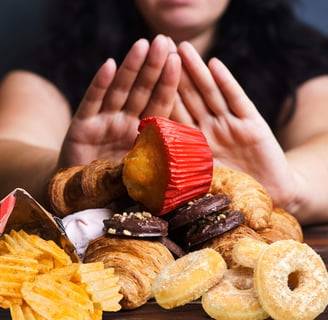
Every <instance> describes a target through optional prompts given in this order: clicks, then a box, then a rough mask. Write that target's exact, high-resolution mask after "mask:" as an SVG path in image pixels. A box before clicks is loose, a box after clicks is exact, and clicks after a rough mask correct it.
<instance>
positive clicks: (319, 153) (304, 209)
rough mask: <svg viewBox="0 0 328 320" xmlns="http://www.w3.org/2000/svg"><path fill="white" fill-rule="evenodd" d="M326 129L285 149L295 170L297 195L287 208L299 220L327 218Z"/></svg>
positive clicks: (302, 221)
mask: <svg viewBox="0 0 328 320" xmlns="http://www.w3.org/2000/svg"><path fill="white" fill-rule="evenodd" d="M327 145H328V133H324V134H320V135H316V136H314V137H312V138H311V139H309V140H308V141H307V142H305V143H303V144H302V145H301V146H298V147H296V148H293V149H291V150H289V151H287V152H286V156H287V159H288V162H289V164H290V166H291V168H292V169H293V170H294V172H295V181H296V184H295V194H296V195H297V196H296V199H295V201H293V202H292V203H290V204H289V205H288V207H287V209H288V210H289V211H290V212H291V213H293V214H294V215H295V216H296V217H297V218H298V219H299V221H300V222H301V223H302V224H313V223H322V222H327V221H328V149H327Z"/></svg>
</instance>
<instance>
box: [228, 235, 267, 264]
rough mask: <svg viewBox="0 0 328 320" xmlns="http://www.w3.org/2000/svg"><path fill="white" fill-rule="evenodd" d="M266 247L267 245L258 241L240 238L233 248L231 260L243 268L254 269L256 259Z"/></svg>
mask: <svg viewBox="0 0 328 320" xmlns="http://www.w3.org/2000/svg"><path fill="white" fill-rule="evenodd" d="M267 246H269V244H267V243H266V242H264V241H261V240H258V239H254V238H250V237H245V238H241V239H239V240H238V241H237V242H236V244H235V245H234V246H233V249H232V253H231V254H232V260H233V261H234V262H236V263H237V264H239V265H241V266H243V267H248V268H255V264H256V262H257V259H258V257H259V256H260V254H261V252H262V251H263V250H264V249H265V248H266V247H267Z"/></svg>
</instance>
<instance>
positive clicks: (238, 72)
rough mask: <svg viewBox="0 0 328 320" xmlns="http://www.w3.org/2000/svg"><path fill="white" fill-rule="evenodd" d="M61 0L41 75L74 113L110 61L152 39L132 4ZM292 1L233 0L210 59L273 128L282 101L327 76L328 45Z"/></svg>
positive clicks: (126, 1)
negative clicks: (224, 68)
mask: <svg viewBox="0 0 328 320" xmlns="http://www.w3.org/2000/svg"><path fill="white" fill-rule="evenodd" d="M57 1H58V2H57V4H58V12H57V14H54V22H55V23H54V25H53V28H52V31H53V36H52V37H51V41H50V42H49V45H47V47H46V49H43V50H42V52H44V63H42V64H41V63H40V61H39V64H38V65H39V70H37V71H38V72H40V73H41V74H43V75H45V76H46V77H47V78H49V79H50V80H51V81H53V82H54V83H55V84H56V85H57V86H58V87H59V88H60V89H61V90H62V91H63V93H64V94H65V95H66V96H67V98H68V99H69V101H70V102H71V105H72V108H73V110H74V108H75V109H76V107H77V106H78V103H79V101H80V100H81V98H82V95H83V93H84V91H85V89H86V87H87V85H88V84H89V82H90V80H91V78H92V76H93V75H94V73H95V72H96V70H97V69H98V67H99V66H100V65H101V64H102V63H103V62H104V61H105V60H106V59H107V58H108V57H113V58H115V60H116V61H117V63H118V64H120V63H121V61H122V58H123V57H124V56H125V54H126V53H127V51H128V50H129V48H130V46H131V45H132V43H133V42H134V41H136V40H137V39H139V38H141V37H146V38H149V39H150V33H149V30H148V28H147V25H146V24H145V22H144V21H143V19H142V17H141V16H140V14H139V13H138V10H137V8H136V7H135V5H134V1H133V0H124V1H122V0H110V1H108V0H96V1H94V0H69V1H66V0H65V1H63V0H57ZM294 2H295V1H292V0H269V1H264V0H231V1H230V4H229V5H228V8H227V10H226V12H225V13H224V15H223V17H222V18H221V19H220V21H219V23H218V26H217V30H216V38H217V39H219V41H217V42H216V43H214V44H213V46H212V48H211V49H210V51H209V53H208V57H207V58H206V60H208V59H209V58H210V57H213V56H216V57H218V58H220V59H221V60H222V61H223V62H224V63H225V64H226V65H227V66H228V67H229V69H230V70H231V72H232V73H233V75H234V76H235V77H236V78H237V80H238V81H239V83H240V84H241V85H242V87H243V88H244V90H245V91H246V93H247V94H248V95H249V97H250V98H251V99H252V100H253V102H254V103H255V105H256V106H257V108H258V109H259V111H260V112H261V114H262V115H263V117H264V118H265V119H266V121H267V122H268V123H269V125H270V126H271V127H272V128H273V129H274V128H275V126H276V125H277V116H278V114H279V111H280V107H281V105H282V103H283V101H284V100H285V99H286V98H287V97H292V98H295V89H296V88H297V87H298V86H299V85H300V84H301V83H303V82H304V81H306V80H308V79H310V78H311V77H314V76H318V75H322V74H328V55H327V52H328V42H327V39H326V38H325V36H324V35H322V34H321V33H320V32H319V31H317V30H315V29H313V28H311V27H310V26H308V25H306V24H304V23H303V22H301V21H300V20H299V19H297V17H296V16H295V14H294V12H293V4H294ZM59 17H60V18H59ZM294 102H295V101H294ZM294 105H295V103H294V104H292V106H294ZM292 112H293V108H292V107H291V111H290V113H289V115H288V117H287V118H285V122H286V121H288V120H289V118H290V116H291V115H292Z"/></svg>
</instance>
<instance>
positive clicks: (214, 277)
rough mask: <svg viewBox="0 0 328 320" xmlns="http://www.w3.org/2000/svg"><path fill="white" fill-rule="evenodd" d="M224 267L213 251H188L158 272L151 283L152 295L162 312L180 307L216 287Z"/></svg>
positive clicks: (207, 249) (220, 257)
mask: <svg viewBox="0 0 328 320" xmlns="http://www.w3.org/2000/svg"><path fill="white" fill-rule="evenodd" d="M226 268H227V267H226V263H225V261H224V259H223V258H222V256H221V255H220V254H219V253H218V252H217V251H215V250H214V249H210V248H205V249H202V250H197V251H193V252H190V253H188V254H187V255H185V256H183V257H181V258H179V259H177V260H175V261H173V262H171V263H169V264H168V265H167V266H166V267H164V268H163V269H162V270H161V271H160V272H159V274H158V275H157V276H156V277H155V279H154V281H153V285H152V292H153V296H154V298H155V299H156V302H157V303H158V304H159V305H160V306H161V307H163V308H165V309H171V308H174V307H177V306H182V305H184V304H186V303H188V302H191V301H193V300H195V299H198V298H199V297H200V296H202V294H203V293H204V292H205V291H207V290H208V289H209V288H211V287H213V286H214V285H215V284H217V283H218V282H219V281H220V279H221V278H222V276H223V273H224V271H225V270H226Z"/></svg>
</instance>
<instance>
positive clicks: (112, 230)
mask: <svg viewBox="0 0 328 320" xmlns="http://www.w3.org/2000/svg"><path fill="white" fill-rule="evenodd" d="M107 233H109V234H116V229H113V228H109V229H108V230H107Z"/></svg>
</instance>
